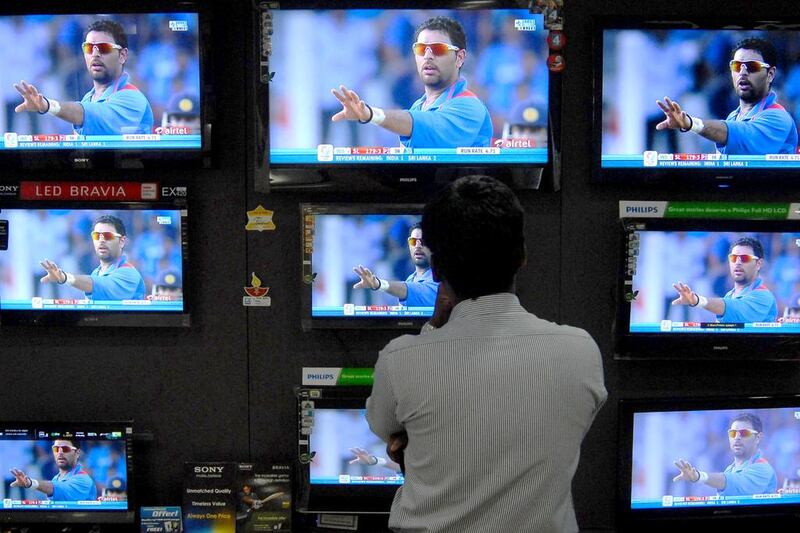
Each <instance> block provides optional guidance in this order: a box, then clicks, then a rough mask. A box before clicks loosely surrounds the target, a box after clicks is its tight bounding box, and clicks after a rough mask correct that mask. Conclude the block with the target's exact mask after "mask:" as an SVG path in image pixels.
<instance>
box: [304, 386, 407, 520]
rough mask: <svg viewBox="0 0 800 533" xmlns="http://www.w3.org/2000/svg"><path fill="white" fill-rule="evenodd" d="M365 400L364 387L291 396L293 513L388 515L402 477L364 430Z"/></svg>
mask: <svg viewBox="0 0 800 533" xmlns="http://www.w3.org/2000/svg"><path fill="white" fill-rule="evenodd" d="M369 394H370V388H369V387H329V388H307V387H302V388H299V389H298V390H297V400H298V404H297V408H298V442H299V447H298V453H299V455H298V461H297V467H298V469H299V475H298V476H297V479H298V480H299V483H298V492H297V498H298V504H297V509H298V511H300V512H302V513H346V514H383V513H387V514H388V513H389V509H390V507H391V503H392V500H393V498H394V493H395V492H396V491H397V489H398V488H399V487H400V486H401V485H402V484H403V474H402V472H400V471H398V465H397V464H396V463H394V462H392V461H391V460H390V459H389V458H388V457H387V456H386V444H385V443H384V442H382V441H381V440H380V438H378V437H377V436H376V435H375V434H373V433H372V431H370V429H369V425H368V424H367V419H366V416H365V409H366V400H367V397H368V396H369ZM357 452H358V453H357ZM359 455H360V456H361V458H362V459H361V460H360V461H359V460H358V458H359ZM373 459H374V464H373ZM366 463H370V464H366Z"/></svg>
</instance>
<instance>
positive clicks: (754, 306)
mask: <svg viewBox="0 0 800 533" xmlns="http://www.w3.org/2000/svg"><path fill="white" fill-rule="evenodd" d="M733 291H734V289H731V290H729V291H728V292H727V294H725V296H723V297H722V299H723V300H724V301H725V313H724V314H722V315H717V319H718V320H719V321H720V322H748V323H752V322H775V321H776V320H778V304H777V303H776V302H775V296H773V295H772V293H771V292H770V291H769V289H767V287H766V286H764V283H763V281H762V280H761V278H756V280H755V281H753V283H751V284H750V285H748V286H747V287H745V288H744V289H742V291H741V292H740V293H739V294H736V295H734V294H733Z"/></svg>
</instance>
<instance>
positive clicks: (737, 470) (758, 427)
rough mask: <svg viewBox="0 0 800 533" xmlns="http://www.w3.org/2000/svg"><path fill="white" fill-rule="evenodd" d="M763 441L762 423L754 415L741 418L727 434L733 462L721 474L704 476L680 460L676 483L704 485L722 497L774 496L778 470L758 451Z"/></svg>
mask: <svg viewBox="0 0 800 533" xmlns="http://www.w3.org/2000/svg"><path fill="white" fill-rule="evenodd" d="M763 438H764V432H763V427H762V424H761V419H760V418H759V417H758V416H756V415H754V414H752V413H743V414H740V415H738V416H737V417H736V418H734V419H733V421H732V422H731V428H730V429H729V430H728V446H729V447H730V449H731V451H732V452H733V462H732V463H731V464H729V465H728V466H727V467H726V468H725V470H724V471H722V472H703V471H702V470H698V469H697V468H695V467H693V466H692V465H691V464H690V463H689V462H688V461H686V460H684V459H678V460H677V461H675V466H677V467H678V470H680V474H678V475H677V476H675V478H673V481H689V482H691V483H705V484H706V485H708V486H709V487H713V488H715V489H717V494H719V495H721V496H752V495H754V494H775V493H776V492H777V490H778V478H777V476H776V475H775V469H773V468H772V466H771V465H770V464H769V462H767V460H766V459H764V457H763V456H762V454H761V451H760V450H759V449H758V445H759V444H760V443H761V440H762V439H763Z"/></svg>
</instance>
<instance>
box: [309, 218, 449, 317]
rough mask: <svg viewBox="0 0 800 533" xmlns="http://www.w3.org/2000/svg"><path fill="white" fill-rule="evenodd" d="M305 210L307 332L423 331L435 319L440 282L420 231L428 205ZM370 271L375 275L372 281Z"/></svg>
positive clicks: (372, 275) (372, 276)
mask: <svg viewBox="0 0 800 533" xmlns="http://www.w3.org/2000/svg"><path fill="white" fill-rule="evenodd" d="M300 210H301V216H302V231H303V236H302V242H303V251H302V257H303V260H302V269H303V274H302V281H303V293H302V311H301V312H302V320H301V323H302V327H303V329H304V330H309V329H316V328H351V329H361V328H385V329H395V328H419V327H421V326H422V325H423V324H424V323H425V321H426V320H427V319H428V318H429V317H430V316H431V315H433V307H434V303H435V301H436V291H437V289H438V283H437V282H435V281H434V280H433V278H432V273H431V270H430V251H429V250H428V249H427V248H426V247H425V246H424V236H423V238H422V239H419V242H417V241H418V239H417V238H416V237H418V236H420V235H421V231H422V230H420V229H416V230H415V229H413V228H414V225H415V224H418V223H419V221H420V219H421V217H422V206H421V205H415V204H349V203H338V204H332V203H329V204H301V205H300ZM412 241H413V244H412ZM364 270H366V271H368V272H369V274H370V275H371V277H369V278H365V279H366V281H362V277H363V276H364V274H363V272H364ZM357 271H361V272H362V274H359V273H358V272H357ZM383 283H386V286H383ZM381 288H384V289H386V290H381Z"/></svg>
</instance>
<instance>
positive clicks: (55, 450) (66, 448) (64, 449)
mask: <svg viewBox="0 0 800 533" xmlns="http://www.w3.org/2000/svg"><path fill="white" fill-rule="evenodd" d="M77 449H78V448H75V447H74V446H67V445H64V446H53V453H58V452H59V450H60V451H61V453H69V452H71V451H73V450H77Z"/></svg>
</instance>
